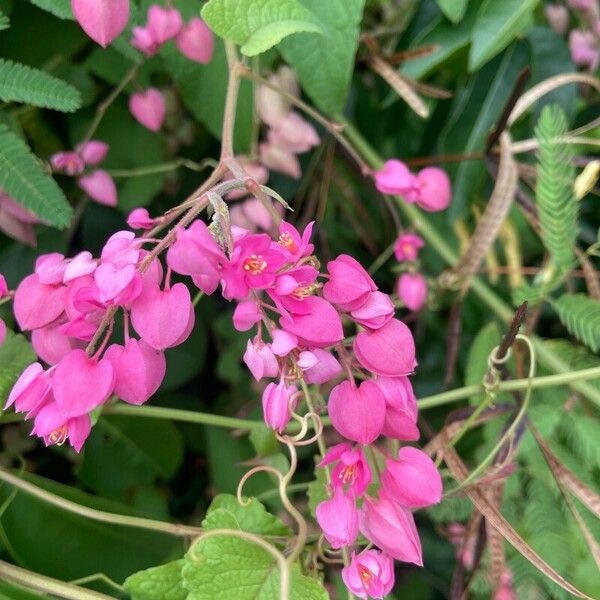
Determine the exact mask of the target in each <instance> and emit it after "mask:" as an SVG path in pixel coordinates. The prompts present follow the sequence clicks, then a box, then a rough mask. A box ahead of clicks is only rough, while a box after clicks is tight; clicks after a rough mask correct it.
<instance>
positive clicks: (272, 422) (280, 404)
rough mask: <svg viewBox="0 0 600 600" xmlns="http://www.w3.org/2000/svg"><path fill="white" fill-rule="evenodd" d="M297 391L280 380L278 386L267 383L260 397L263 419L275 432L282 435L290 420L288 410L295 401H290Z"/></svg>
mask: <svg viewBox="0 0 600 600" xmlns="http://www.w3.org/2000/svg"><path fill="white" fill-rule="evenodd" d="M297 391H298V389H297V388H296V386H294V385H289V386H288V385H286V384H285V382H284V380H283V379H281V380H280V382H279V383H278V384H275V383H269V385H268V386H267V387H266V388H265V391H264V392H263V395H262V407H263V419H264V420H265V423H266V424H267V425H268V426H269V427H270V428H271V429H274V430H275V431H278V432H279V433H282V432H283V430H284V429H285V428H286V427H287V424H288V423H289V422H290V419H291V418H292V415H291V412H290V409H292V410H293V409H294V408H295V405H296V401H295V400H294V401H293V402H291V403H290V400H291V399H292V397H293V396H294V394H296V392H297Z"/></svg>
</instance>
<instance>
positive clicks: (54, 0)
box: [29, 0, 73, 20]
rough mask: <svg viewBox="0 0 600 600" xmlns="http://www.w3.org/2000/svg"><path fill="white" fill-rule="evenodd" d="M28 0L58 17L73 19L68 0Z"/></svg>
mask: <svg viewBox="0 0 600 600" xmlns="http://www.w3.org/2000/svg"><path fill="white" fill-rule="evenodd" d="M29 2H31V4H35V5H36V6H37V7H38V8H41V9H42V10H45V11H48V12H49V13H52V14H53V15H54V16H55V17H58V18H59V19H70V20H72V19H73V11H72V10H71V2H70V0H29Z"/></svg>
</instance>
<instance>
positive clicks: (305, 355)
mask: <svg viewBox="0 0 600 600" xmlns="http://www.w3.org/2000/svg"><path fill="white" fill-rule="evenodd" d="M315 350H316V348H315ZM296 364H297V365H298V366H299V367H300V368H301V369H302V370H303V371H307V370H309V369H312V368H313V367H315V366H316V365H318V364H319V359H318V358H317V355H316V354H315V353H314V352H311V351H310V350H303V351H302V352H300V353H299V354H298V360H297V361H296Z"/></svg>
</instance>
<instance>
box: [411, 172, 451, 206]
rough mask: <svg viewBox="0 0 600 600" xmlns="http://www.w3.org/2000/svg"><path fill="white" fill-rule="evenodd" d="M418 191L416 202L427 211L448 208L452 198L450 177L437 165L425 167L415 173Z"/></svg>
mask: <svg viewBox="0 0 600 600" xmlns="http://www.w3.org/2000/svg"><path fill="white" fill-rule="evenodd" d="M417 179H418V180H419V186H420V193H419V197H418V198H417V204H418V205H419V206H420V207H421V208H422V209H423V210H426V211H428V212H438V211H440V210H444V209H446V208H448V205H449V204H450V200H451V199H452V188H451V185H450V179H449V178H448V175H446V172H445V171H442V169H439V168H438V167H426V168H425V169H422V170H421V171H419V173H418V174H417Z"/></svg>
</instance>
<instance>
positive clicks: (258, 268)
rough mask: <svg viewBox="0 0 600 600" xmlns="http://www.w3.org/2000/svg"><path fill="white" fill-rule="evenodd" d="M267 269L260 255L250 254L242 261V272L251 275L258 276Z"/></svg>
mask: <svg viewBox="0 0 600 600" xmlns="http://www.w3.org/2000/svg"><path fill="white" fill-rule="evenodd" d="M266 268H267V261H266V260H265V259H264V258H263V257H262V256H261V255H260V254H251V255H250V256H249V257H248V258H247V259H246V260H245V261H244V271H246V272H248V273H250V274H251V275H260V274H261V273H262V272H263V271H264V270H265V269H266Z"/></svg>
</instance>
